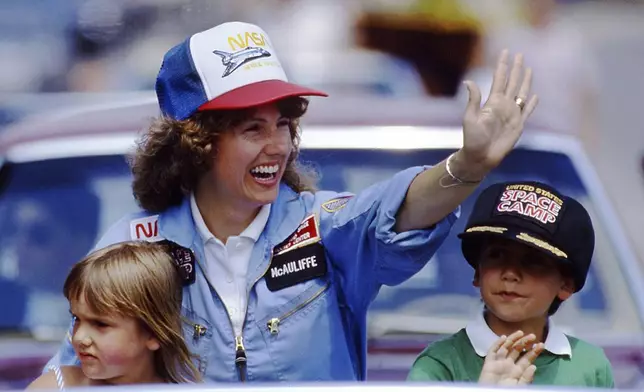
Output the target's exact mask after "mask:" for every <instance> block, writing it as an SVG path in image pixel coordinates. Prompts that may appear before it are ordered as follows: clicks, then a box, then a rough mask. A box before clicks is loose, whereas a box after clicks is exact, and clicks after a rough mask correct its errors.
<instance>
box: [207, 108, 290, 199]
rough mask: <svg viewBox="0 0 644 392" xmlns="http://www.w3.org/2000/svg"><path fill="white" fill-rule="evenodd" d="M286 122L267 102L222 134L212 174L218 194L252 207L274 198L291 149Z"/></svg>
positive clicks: (276, 109) (288, 121)
mask: <svg viewBox="0 0 644 392" xmlns="http://www.w3.org/2000/svg"><path fill="white" fill-rule="evenodd" d="M289 124H290V120H289V119H288V118H286V117H284V116H282V115H281V113H280V111H279V110H278V107H277V105H275V104H267V105H263V106H259V107H258V108H257V109H256V110H255V112H254V113H253V114H252V115H251V116H249V118H248V119H246V120H245V121H243V122H242V123H241V124H239V125H238V126H236V127H235V128H233V129H231V130H229V131H227V132H224V133H222V134H221V136H220V138H219V141H218V145H217V148H218V150H217V151H216V154H215V162H214V165H213V168H214V169H213V170H212V174H211V176H212V177H213V178H212V179H213V180H214V184H216V185H215V189H216V191H217V192H218V194H219V195H220V196H221V197H223V198H226V199H228V200H234V201H236V202H242V203H244V204H247V205H250V206H251V207H258V206H261V205H264V204H268V203H271V202H273V201H274V200H275V199H276V198H277V194H278V191H279V184H280V181H281V180H282V176H283V175H284V170H285V168H286V163H287V161H288V158H289V156H290V154H291V152H292V151H293V142H292V139H291V132H290V128H289Z"/></svg>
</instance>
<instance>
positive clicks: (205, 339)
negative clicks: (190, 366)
mask: <svg viewBox="0 0 644 392" xmlns="http://www.w3.org/2000/svg"><path fill="white" fill-rule="evenodd" d="M182 313H183V314H182V328H183V336H184V339H185V342H186V345H187V346H188V349H189V350H190V353H191V354H192V356H193V363H194V364H195V366H196V367H197V369H199V372H200V373H201V375H202V376H205V374H206V370H207V368H208V356H209V355H210V349H211V347H212V325H211V324H210V323H209V322H208V321H207V320H206V319H204V318H203V317H200V316H198V315H197V314H195V313H194V312H193V311H192V310H190V309H188V308H186V307H183V308H182Z"/></svg>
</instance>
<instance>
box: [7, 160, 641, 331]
mask: <svg viewBox="0 0 644 392" xmlns="http://www.w3.org/2000/svg"><path fill="white" fill-rule="evenodd" d="M450 152H451V151H448V150H425V151H412V152H409V151H404V152H403V151H397V150H344V149H343V150H308V151H303V152H302V159H303V160H304V161H305V162H306V163H308V164H309V165H310V166H313V167H314V168H316V169H317V170H318V171H319V172H320V174H321V178H320V188H321V189H329V190H337V191H344V190H349V191H352V192H358V191H360V190H361V189H364V188H365V187H367V186H368V185H370V184H373V183H374V182H377V181H380V180H384V179H386V178H389V177H390V176H391V175H392V174H394V173H395V172H397V171H399V170H401V169H404V168H406V167H409V166H415V165H422V164H431V163H434V162H439V161H440V160H442V159H444V158H445V157H446V156H447V155H448V154H449V153H450ZM2 173H3V177H2V180H1V182H0V185H1V186H2V188H1V189H0V306H2V308H3V309H5V312H4V313H2V314H0V328H4V329H10V330H29V331H31V332H33V333H35V334H36V335H37V336H39V337H41V338H49V337H51V338H59V337H60V336H61V335H62V334H63V333H64V331H65V329H66V327H67V325H68V322H69V315H68V305H67V302H66V300H65V299H64V298H63V296H62V294H61V292H62V285H63V282H64V278H65V276H66V275H67V272H68V271H69V268H70V267H71V265H72V264H73V263H74V262H76V261H77V260H79V259H80V258H82V257H83V256H84V255H85V254H86V253H87V252H88V251H89V250H90V249H91V247H92V246H93V245H94V244H95V243H96V241H97V239H98V238H99V237H100V235H102V234H103V233H104V232H105V230H106V229H107V228H108V227H109V226H110V225H112V224H113V223H114V222H116V221H117V220H118V219H120V218H121V217H122V216H123V215H124V214H126V213H128V212H130V211H134V210H136V209H137V207H136V204H135V202H134V200H133V198H132V192H131V184H130V181H131V178H130V174H129V170H128V167H127V165H126V162H125V159H124V158H123V157H122V156H107V157H103V156H98V157H80V158H67V159H57V160H48V161H44V162H32V163H20V164H13V165H11V166H10V167H9V168H8V170H7V167H5V169H3V172H2ZM507 180H539V181H543V182H546V183H550V184H552V185H554V186H555V187H557V188H558V189H560V190H561V191H562V192H563V193H566V194H569V195H571V196H574V197H576V198H578V199H579V200H580V201H581V202H582V203H584V204H585V205H586V207H587V208H588V209H589V211H590V213H591V216H592V218H593V220H594V222H595V228H596V230H597V247H596V253H595V259H594V262H593V266H592V268H591V271H590V276H589V278H588V281H587V284H586V286H585V287H584V289H583V290H582V292H580V293H579V294H578V295H576V296H574V297H573V299H571V300H569V301H567V302H566V303H564V305H563V306H562V308H561V310H560V311H559V312H558V313H557V315H556V316H555V318H556V320H557V321H560V323H561V324H562V326H563V327H564V328H566V329H568V330H569V331H571V332H574V333H578V334H583V333H584V332H585V331H588V332H592V331H598V330H602V331H611V330H613V331H616V330H620V331H640V330H641V326H640V323H639V319H638V316H637V312H636V310H635V306H634V304H633V300H632V297H631V294H630V292H629V290H628V287H627V286H626V285H625V284H624V282H625V279H624V275H623V272H622V271H621V270H620V269H619V268H615V266H616V264H617V263H616V262H615V261H616V260H617V256H616V253H615V252H614V249H612V244H611V243H610V242H609V241H608V240H607V237H606V236H605V232H606V230H605V228H604V227H603V226H602V222H601V221H600V220H599V219H598V217H597V214H596V211H595V210H596V206H594V205H593V203H592V200H591V199H589V197H588V192H587V190H586V189H585V187H584V185H583V184H582V183H581V181H580V179H579V176H578V174H577V172H576V170H575V168H574V166H573V165H572V163H571V161H570V160H569V159H568V157H566V156H565V155H562V154H556V153H549V152H540V151H529V150H522V149H517V150H515V151H513V152H512V153H511V155H510V156H509V157H507V159H506V160H505V161H504V162H503V164H502V165H501V166H500V167H499V168H498V169H497V170H496V171H495V172H494V173H492V174H491V175H490V176H489V177H488V178H487V179H486V180H485V181H484V184H483V186H485V185H487V184H490V183H492V182H498V181H507ZM475 196H476V194H475V195H474V196H473V197H471V198H469V199H468V200H467V201H466V202H465V203H464V204H463V206H462V216H463V217H466V216H467V215H468V214H469V212H470V210H471V208H472V202H473V200H474V197H475ZM464 224H465V219H464V218H463V219H459V220H458V221H457V222H456V225H455V227H454V229H453V230H452V232H451V234H450V235H449V237H448V238H447V240H446V241H445V243H444V245H443V246H442V247H441V248H440V249H439V251H438V253H437V254H436V255H435V256H434V258H433V260H431V262H430V263H428V264H427V266H426V267H425V268H424V269H423V270H421V271H420V272H419V273H418V274H416V275H415V276H414V277H412V278H411V279H409V280H408V281H407V282H405V283H403V284H401V285H399V286H396V287H383V288H382V289H381V291H380V293H379V295H378V297H377V298H376V300H375V302H374V303H373V305H372V307H371V316H372V318H374V317H380V318H383V317H384V318H386V317H389V316H391V317H393V320H394V321H395V317H397V316H413V317H419V318H418V319H417V320H418V323H416V324H415V325H414V328H416V329H420V330H422V331H425V332H435V330H436V329H437V328H438V329H440V325H441V320H443V321H445V320H451V321H453V322H454V323H453V324H450V328H451V329H454V328H456V326H462V325H464V323H465V322H466V320H467V318H468V317H470V316H471V315H472V313H473V312H474V311H476V310H477V309H478V307H479V306H480V300H479V296H478V293H477V291H476V290H475V289H474V287H472V276H473V271H472V269H471V268H470V267H469V265H468V264H467V263H466V262H465V260H464V259H463V257H462V256H461V251H460V243H459V240H458V239H457V238H456V234H457V233H459V232H460V231H462V229H463V226H464ZM9 299H11V300H9ZM618 320H619V321H620V322H618ZM395 324H397V325H398V328H400V327H401V325H400V324H401V323H399V322H398V323H395ZM402 327H404V326H402Z"/></svg>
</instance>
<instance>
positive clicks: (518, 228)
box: [458, 182, 595, 292]
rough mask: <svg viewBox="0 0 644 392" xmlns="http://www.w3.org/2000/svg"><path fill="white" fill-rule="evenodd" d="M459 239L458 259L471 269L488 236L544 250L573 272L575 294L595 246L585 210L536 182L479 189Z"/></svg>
mask: <svg viewBox="0 0 644 392" xmlns="http://www.w3.org/2000/svg"><path fill="white" fill-rule="evenodd" d="M458 237H459V238H460V239H461V240H462V241H461V249H462V251H463V256H464V257H465V259H466V260H467V262H468V263H469V264H470V265H471V266H472V267H474V268H476V267H477V264H478V259H479V252H480V251H481V246H482V245H483V244H484V243H485V240H486V239H489V238H491V237H497V238H505V239H508V240H511V241H516V242H519V243H521V244H524V245H527V246H530V247H533V248H535V249H537V250H539V251H541V252H544V253H545V254H547V255H548V256H550V257H553V258H554V259H556V260H559V261H561V262H562V263H565V265H566V266H567V267H568V268H569V270H570V271H572V273H573V279H574V281H575V292H577V291H579V290H581V289H582V287H583V286H584V283H585V282H586V276H587V275H588V269H589V268H590V262H591V260H592V256H593V251H594V248H595V231H594V229H593V224H592V221H591V220H590V215H588V212H587V211H586V209H585V208H584V207H583V206H582V205H581V204H580V203H579V202H578V201H577V200H575V199H573V198H571V197H568V196H565V195H562V194H561V193H559V192H558V191H557V190H556V189H554V188H552V187H550V186H548V185H546V184H543V183H540V182H506V183H497V184H494V185H491V186H489V187H488V188H486V189H484V190H483V192H481V194H480V195H479V197H478V198H477V199H476V202H475V203H474V208H473V209H472V213H471V214H470V217H469V219H468V222H467V225H466V226H465V230H464V231H463V232H462V233H460V234H458Z"/></svg>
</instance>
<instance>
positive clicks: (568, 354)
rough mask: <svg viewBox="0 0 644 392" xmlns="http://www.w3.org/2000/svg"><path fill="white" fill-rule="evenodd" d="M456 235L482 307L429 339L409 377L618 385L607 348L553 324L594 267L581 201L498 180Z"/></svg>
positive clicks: (531, 184) (541, 188) (590, 231)
mask: <svg viewBox="0 0 644 392" xmlns="http://www.w3.org/2000/svg"><path fill="white" fill-rule="evenodd" d="M458 237H459V238H460V239H461V241H462V242H461V245H462V246H461V248H462V251H463V255H464V257H465V259H466V260H467V261H468V263H469V264H470V265H471V266H472V267H473V268H474V281H473V284H474V286H475V287H478V288H479V289H480V292H481V298H482V300H483V302H484V304H485V307H484V310H483V312H482V314H480V315H479V316H478V317H477V318H476V320H474V321H473V322H471V323H470V324H468V325H467V327H466V328H464V329H461V330H460V331H459V332H457V333H456V334H454V335H452V336H450V337H448V338H446V339H444V340H441V341H438V342H435V343H433V344H430V345H429V346H428V347H427V348H426V349H425V350H424V351H423V352H422V353H421V354H420V355H419V356H418V358H417V359H416V361H415V363H414V365H413V367H412V369H411V372H410V373H409V377H408V379H409V380H425V381H478V382H481V383H493V384H506V385H509V384H514V385H516V384H527V383H531V382H532V383H534V384H544V385H574V386H588V387H603V388H613V387H614V383H613V375H612V370H611V366H610V363H609V361H608V359H607V358H606V356H605V355H604V352H603V350H601V349H600V348H598V347H595V346H593V345H591V344H589V343H586V342H584V341H582V340H579V339H576V338H573V337H571V336H567V335H564V333H563V332H562V331H561V330H560V329H558V328H557V327H555V326H554V325H553V324H552V322H551V321H549V318H550V316H552V315H553V314H554V313H555V312H556V311H557V309H558V308H559V306H560V305H561V303H562V302H563V301H565V300H566V299H568V298H570V296H571V295H572V294H573V293H575V292H578V291H579V290H581V288H582V287H583V286H584V283H585V281H586V275H587V273H588V269H589V267H590V262H591V258H592V255H593V250H594V246H595V234H594V230H593V226H592V222H591V220H590V216H589V215H588V212H587V211H586V210H585V209H584V207H583V206H582V205H581V204H580V203H579V202H577V201H576V200H574V199H572V198H570V197H566V196H563V195H561V194H560V193H559V192H557V191H556V190H555V189H553V188H551V187H549V186H547V185H545V184H542V183H538V182H523V183H502V184H495V185H492V186H490V187H488V188H486V189H485V190H484V191H483V192H482V193H481V195H480V196H479V197H478V199H477V200H476V203H475V205H474V209H473V210H472V213H471V215H470V218H469V221H468V222H467V226H466V228H465V231H464V232H463V233H461V234H459V235H458ZM506 336H507V338H506ZM535 342H538V343H537V344H533V343H535ZM529 346H532V347H531V348H530V350H527V347H529ZM526 351H527V352H526Z"/></svg>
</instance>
